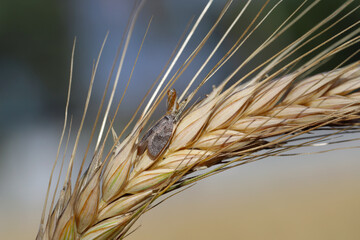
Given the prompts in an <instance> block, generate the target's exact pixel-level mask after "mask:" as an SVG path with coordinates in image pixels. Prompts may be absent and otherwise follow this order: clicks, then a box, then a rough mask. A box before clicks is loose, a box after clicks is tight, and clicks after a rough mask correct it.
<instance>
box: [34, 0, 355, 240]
mask: <svg viewBox="0 0 360 240" xmlns="http://www.w3.org/2000/svg"><path fill="white" fill-rule="evenodd" d="M249 2H250V1H249ZM350 2H351V1H348V2H346V3H344V5H342V7H341V8H339V9H338V10H337V11H335V12H334V14H333V15H331V16H330V19H332V18H334V17H335V16H336V15H337V14H338V13H339V12H341V11H342V10H343V9H344V8H345V7H346V6H347V5H348V4H349V3H350ZM210 3H211V1H209V4H210ZM230 3H231V2H229V3H228V4H227V5H226V6H225V7H224V9H223V12H221V14H220V15H219V18H218V21H220V19H221V18H222V16H223V15H224V14H225V12H226V10H227V9H228V8H229V6H230ZM266 4H267V3H266ZM266 4H265V5H266ZM265 5H264V6H265ZM246 7H247V5H245V7H244V9H245V8H246ZM275 7H276V6H275ZM207 8H208V5H207V6H206V7H205V9H204V11H203V13H205V12H206V9H207ZM203 13H202V14H201V15H200V17H199V18H198V19H197V22H196V24H195V26H197V24H199V22H200V21H201V18H202V16H203ZM137 14H138V12H137V11H136V12H135V13H134V16H136V15H137ZM241 14H242V11H240V14H239V17H240V16H241ZM266 17H267V16H265V17H264V18H263V20H264V19H266ZM255 19H256V18H255ZM255 19H254V20H255ZM218 21H217V22H216V23H215V24H214V27H216V25H217V23H218ZM236 21H237V19H236ZM261 22H262V21H260V24H261ZM325 22H327V21H325ZM291 24H292V23H291V22H290V23H288V25H287V26H291ZM133 25H134V24H133V22H132V23H131V24H130V31H129V32H131V31H132V27H133ZM321 26H322V25H321V24H319V25H318V26H317V27H315V28H314V29H312V30H314V31H315V30H317V29H318V28H320V27H321ZM354 26H356V25H354ZM256 28H257V26H255V29H256ZM194 29H195V28H194ZM194 29H192V30H191V31H190V34H189V35H188V36H190V37H191V34H193V31H194ZM350 29H351V28H350ZM229 30H231V27H230V28H229ZM278 30H280V28H279V29H278ZM212 31H213V29H212V30H210V31H209V36H210V35H211V33H212ZM251 33H252V32H251V31H250V32H249V33H248V34H251ZM277 33H280V32H274V36H271V37H270V38H269V39H268V40H267V41H265V42H264V44H263V46H261V48H260V49H259V51H260V50H261V49H263V48H264V47H266V46H267V45H268V44H269V43H270V42H271V41H273V40H274V39H276V36H277ZM308 33H309V34H311V33H312V31H309V32H308ZM130 36H131V35H128V38H127V39H126V42H127V43H128V41H129V39H130ZM242 37H243V36H242ZM307 37H308V36H307V34H305V35H304V36H303V37H301V38H300V39H299V40H298V41H296V42H294V43H293V44H291V45H289V46H288V47H286V48H284V50H283V51H281V52H279V53H278V54H277V55H275V56H273V57H272V58H270V59H269V60H268V61H266V62H264V65H263V66H259V69H261V68H262V67H264V66H265V67H264V68H263V69H262V71H260V72H259V71H258V72H257V70H258V69H255V70H254V71H253V72H250V73H249V74H248V75H246V76H245V77H244V78H243V79H247V80H248V81H246V82H245V81H243V79H240V80H239V81H238V82H236V83H235V84H233V85H231V86H230V87H229V88H228V89H226V90H225V88H224V87H225V85H226V84H227V82H228V81H229V79H231V77H232V76H233V75H235V74H236V72H237V71H238V69H237V70H236V71H234V73H233V74H231V75H230V77H229V78H228V79H226V80H224V82H223V83H222V84H221V85H219V86H218V87H216V88H214V90H213V91H212V92H211V93H210V94H209V95H208V96H207V97H206V98H204V99H202V100H201V101H199V102H197V103H195V104H193V105H192V106H191V107H189V108H187V110H186V111H184V109H185V107H186V105H187V104H189V102H190V101H191V99H192V97H193V96H194V94H195V93H196V91H197V89H196V90H195V91H194V92H192V93H191V94H188V98H187V99H186V100H184V101H182V102H180V103H179V108H177V103H176V102H174V99H173V98H172V96H169V105H170V107H169V109H168V112H167V114H166V115H164V116H163V117H162V118H160V120H159V121H158V122H157V123H156V124H154V125H153V126H152V127H150V128H146V127H145V126H146V123H147V121H148V120H149V117H150V115H151V113H152V112H153V110H154V109H155V108H156V107H157V104H158V103H159V102H160V101H161V99H162V97H163V96H164V95H165V92H166V90H168V89H170V86H171V84H172V83H173V82H174V81H175V80H176V79H177V77H176V76H174V78H173V79H174V80H170V81H169V85H168V86H166V87H165V88H164V90H163V91H162V92H161V93H160V94H158V91H159V89H160V88H161V85H162V84H163V83H164V81H165V79H166V77H167V75H168V73H169V72H170V70H169V71H167V72H166V74H165V76H164V78H163V80H164V81H161V82H160V83H159V84H158V88H157V90H156V91H155V94H154V95H153V97H152V98H151V99H150V101H149V102H148V103H149V104H148V106H150V107H145V110H144V112H143V114H142V115H141V117H140V118H139V119H138V121H137V122H136V124H135V126H134V128H133V130H132V132H131V133H130V134H129V135H128V136H127V137H126V138H125V139H124V140H122V141H121V143H119V139H120V137H121V135H122V134H120V135H119V136H117V134H116V133H115V131H114V129H113V128H112V124H113V120H112V121H111V124H110V127H109V128H108V130H107V131H106V133H105V132H104V124H105V123H104V122H105V120H106V119H107V116H108V111H109V108H110V106H111V101H112V97H113V93H114V89H116V84H117V80H116V84H115V85H114V88H113V91H112V95H111V98H110V99H111V100H110V101H109V105H108V107H107V110H106V113H105V117H104V121H103V124H102V125H101V130H100V134H99V137H98V141H97V144H96V149H95V152H94V155H93V158H92V161H91V164H90V166H89V168H88V169H87V171H86V172H85V173H84V174H83V175H82V177H81V178H80V174H81V173H79V175H78V179H77V180H76V182H75V186H74V189H73V190H71V184H70V182H71V171H72V164H73V159H74V155H75V150H74V153H73V156H72V159H71V162H70V164H69V170H68V175H67V178H66V182H65V184H64V187H63V190H62V192H61V193H60V198H59V199H58V201H57V204H56V205H55V207H54V208H53V211H52V212H51V214H49V217H48V220H47V223H46V224H44V223H42V224H41V226H40V230H39V234H38V238H37V239H99V240H100V239H122V238H124V237H125V236H126V233H127V232H128V231H129V229H130V227H131V226H132V224H134V223H135V221H136V220H137V219H138V218H139V217H140V216H141V214H143V213H144V212H145V211H147V210H149V209H150V208H151V207H152V203H154V201H155V200H156V199H157V198H158V197H159V196H161V195H162V194H163V193H168V192H171V191H174V190H176V189H178V188H180V187H183V186H185V185H187V184H190V183H192V182H194V181H197V180H199V179H201V178H204V177H206V176H208V175H211V174H213V173H216V172H219V171H222V170H224V169H226V167H228V166H230V164H232V163H236V162H242V161H253V160H256V159H257V158H259V157H263V156H262V155H258V156H256V155H255V153H256V152H258V151H260V150H266V149H270V150H272V151H277V150H279V149H280V147H279V146H281V147H282V148H281V151H283V150H287V149H290V147H289V148H286V147H284V145H285V144H286V143H287V142H288V141H290V140H291V139H293V138H295V137H297V136H299V135H301V134H304V133H306V132H309V131H312V130H315V129H318V128H321V127H324V126H339V125H340V126H346V127H352V126H356V125H357V122H356V120H357V119H359V117H360V115H359V112H360V92H359V89H360V62H355V63H353V64H350V65H347V66H345V67H344V66H340V65H339V66H338V67H336V68H335V69H334V70H331V71H328V72H324V73H321V74H314V75H307V74H308V73H309V72H310V71H311V70H314V69H315V68H316V67H317V66H318V65H319V64H320V63H321V62H322V61H323V60H325V59H328V58H329V57H330V56H332V55H334V54H336V53H338V52H340V51H342V50H343V49H346V48H347V47H349V46H351V45H353V44H356V43H357V42H358V41H359V37H353V36H350V37H349V39H344V38H342V39H340V40H339V41H338V42H337V43H336V44H335V45H331V46H329V47H328V48H327V50H326V51H325V52H322V53H320V54H319V55H317V56H315V57H314V58H312V59H311V60H310V61H308V62H307V63H306V64H303V65H302V66H301V67H298V68H297V69H295V70H294V71H292V72H291V73H287V74H284V72H285V71H286V70H287V69H288V68H290V67H292V66H293V65H294V64H296V63H297V62H298V61H299V60H301V59H303V58H304V57H305V56H307V55H308V54H310V53H311V51H309V52H307V53H306V54H304V55H302V56H300V57H299V58H297V59H295V60H294V61H292V62H290V63H289V64H288V65H286V66H285V67H282V68H280V69H279V70H277V71H275V72H272V71H271V70H272V69H274V67H275V66H277V64H279V63H280V62H281V61H283V60H284V59H286V58H287V57H288V56H290V55H291V54H292V53H293V52H295V51H296V50H297V48H298V47H301V44H303V43H304V42H305V44H306V41H305V39H307ZM188 39H190V38H187V39H186V41H185V43H184V44H183V45H181V47H180V48H179V49H180V50H179V52H178V53H181V51H182V49H183V47H185V46H186V43H187V41H188ZM241 39H242V38H239V40H241ZM244 39H245V40H246V37H245V38H244ZM206 40H207V37H205V38H204V40H203V42H202V43H200V44H199V46H198V48H197V50H196V51H194V53H193V55H191V56H190V57H189V58H188V60H187V62H185V63H184V65H183V67H184V69H186V66H187V65H186V64H188V63H191V61H192V57H194V56H196V54H197V52H198V50H199V49H201V47H202V46H203V44H204V43H205V42H206ZM221 41H222V40H221ZM220 43H221V42H220ZM238 43H240V44H239V45H237V44H235V45H234V47H235V48H233V49H231V51H229V54H227V55H226V56H224V58H223V59H222V61H220V62H219V64H217V65H216V66H215V67H214V68H213V69H212V71H211V72H210V73H209V74H208V75H207V78H205V79H204V80H203V82H202V83H201V84H199V87H201V85H203V84H204V83H205V82H206V81H208V79H209V78H210V77H211V76H212V74H213V73H214V72H216V71H217V68H218V67H221V66H222V64H223V63H225V62H226V61H227V57H231V55H232V54H233V53H235V52H236V51H237V48H236V46H241V41H239V42H238ZM325 44H326V43H324V45H325ZM124 52H125V53H126V51H124ZM125 53H123V55H122V58H121V64H120V66H119V68H118V69H119V72H118V73H117V79H118V77H119V74H120V70H121V67H122V63H123V59H124V56H125ZM177 55H179V54H177ZM211 57H212V54H211V55H210V57H209V59H210V58H211ZM174 61H175V62H176V61H177V56H176V57H175V58H174ZM245 62H246V61H245ZM173 63H174V62H173ZM173 65H174V64H170V67H169V69H171V68H172V67H173ZM240 66H242V65H240ZM239 69H240V68H239ZM95 72H96V68H95V70H94V74H93V76H92V79H93V78H94V76H95ZM253 73H257V75H256V76H253ZM179 74H180V75H181V71H180V72H179ZM267 74H271V75H267ZM197 75H198V74H196V76H197ZM250 76H251V77H250ZM191 84H192V82H191ZM187 90H188V89H187ZM187 90H186V91H187ZM186 91H185V92H184V94H185V93H186ZM89 93H91V87H90V90H89ZM184 94H183V95H182V96H184ZM104 96H105V95H104ZM156 98H157V99H156ZM182 98H183V97H180V99H182ZM88 99H89V98H88ZM153 101H155V103H153ZM86 108H87V105H86ZM100 112H101V111H100V109H99V113H100ZM85 114H86V110H85V111H84V116H85ZM95 126H96V124H95ZM95 126H94V129H95ZM64 129H65V128H64ZM80 131H81V130H80ZM80 131H79V133H80ZM340 131H341V128H340ZM110 132H113V135H114V139H115V144H114V146H113V148H112V149H111V151H110V152H109V153H108V154H107V155H106V156H104V155H103V150H104V144H105V141H106V139H107V137H108V134H109V133H110ZM104 133H105V140H104V141H103V144H100V142H101V139H102V138H103V134H104ZM270 137H271V140H269V139H270ZM89 142H91V141H89ZM75 149H76V147H75ZM270 155H271V153H267V154H265V156H270ZM234 157H235V159H233V160H229V159H231V158H234ZM212 166H218V167H217V168H216V169H215V170H211V171H209V172H206V173H202V172H201V171H199V170H204V169H207V168H208V167H212ZM198 172H199V174H197V175H196V176H195V177H193V176H192V175H190V174H191V173H195V174H196V173H198Z"/></svg>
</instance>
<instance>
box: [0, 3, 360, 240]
mask: <svg viewBox="0 0 360 240" xmlns="http://www.w3.org/2000/svg"><path fill="white" fill-rule="evenodd" d="M264 2H265V1H254V2H253V3H252V4H250V6H249V9H248V10H247V11H246V12H245V14H244V16H243V17H242V18H241V20H240V21H239V23H238V24H237V25H236V27H235V28H234V30H233V32H232V33H231V34H230V35H229V37H228V38H227V39H226V40H225V41H224V43H223V44H222V46H221V48H220V49H219V51H218V52H217V53H216V54H215V56H214V59H213V60H212V61H210V63H209V67H208V68H207V71H209V70H210V69H211V66H213V65H214V64H215V63H216V61H217V60H219V59H220V58H221V57H222V56H223V54H225V53H226V51H227V50H228V49H229V48H230V47H231V46H232V44H233V43H234V42H235V41H236V39H237V38H238V37H239V36H240V34H241V33H242V32H243V31H244V29H246V27H247V26H248V25H249V23H250V22H251V21H252V19H253V17H254V16H255V15H256V13H257V12H258V11H259V9H260V8H261V6H262V4H264ZM310 2H312V1H310ZM341 2H342V1H339V0H333V1H326V2H325V1H323V2H322V3H320V4H318V6H316V7H315V8H314V9H312V10H311V11H310V12H309V13H308V14H307V15H305V17H304V18H303V19H302V20H301V21H299V23H297V24H295V25H294V26H293V27H292V28H291V29H290V30H289V31H287V32H285V33H284V36H282V37H281V38H279V39H278V40H277V41H276V42H275V43H274V44H272V45H271V47H270V48H269V49H266V50H265V51H263V52H262V53H261V54H260V55H259V56H258V57H257V58H256V59H254V60H253V61H251V62H250V63H249V64H247V65H246V66H245V68H244V69H243V70H242V71H240V73H239V74H238V76H237V77H239V76H242V75H244V73H246V72H248V71H249V70H251V69H252V68H253V67H254V66H256V65H257V64H259V63H261V62H263V61H264V60H265V59H267V58H268V57H270V56H272V55H273V54H274V53H276V52H277V51H278V50H280V49H282V48H283V47H284V46H286V44H288V43H290V42H291V41H293V40H294V39H296V38H297V37H299V36H301V34H303V33H305V32H306V31H307V30H308V29H310V28H311V27H312V26H314V25H315V24H316V23H318V22H320V21H321V20H322V19H323V18H324V17H326V16H327V15H328V14H330V13H331V12H332V11H334V10H335V9H337V8H338V7H339V6H340V5H341ZM206 3H207V1H204V0H201V1H191V0H186V1H166V0H149V1H148V2H147V3H146V4H145V6H144V8H143V10H142V11H141V13H140V16H139V19H138V21H137V24H136V26H135V30H134V35H133V37H132V39H131V43H130V46H129V49H128V53H127V57H126V61H125V65H124V71H123V72H122V74H121V76H120V86H119V89H118V90H117V94H116V99H115V102H117V101H118V100H119V99H120V97H121V93H122V92H123V90H124V88H125V82H126V81H127V79H128V77H129V75H130V72H131V68H132V66H133V64H134V61H135V58H136V54H137V51H138V50H139V46H140V44H141V40H142V38H143V35H144V33H145V30H146V26H147V24H148V21H149V19H150V18H151V16H153V21H152V24H151V27H150V30H149V33H148V35H147V38H146V40H145V43H144V45H143V48H142V50H141V54H140V57H139V60H138V63H137V65H136V68H135V71H134V75H133V78H132V81H131V84H130V87H129V89H128V91H127V93H126V96H125V100H124V103H123V104H122V106H121V107H120V114H119V117H118V118H117V122H116V126H115V129H116V130H117V131H120V130H121V129H122V127H123V126H124V124H126V123H127V121H128V120H129V118H130V117H131V115H132V114H133V112H134V110H135V108H136V107H137V106H138V104H139V103H140V101H141V97H142V96H143V95H144V94H145V93H146V91H147V90H148V88H149V87H150V86H151V84H152V83H153V81H154V80H155V79H156V77H157V75H158V74H159V73H160V72H161V70H162V68H163V67H164V66H165V64H166V61H167V60H168V58H169V56H170V54H171V52H172V51H173V49H174V48H175V46H176V44H177V41H178V40H179V38H180V37H181V35H182V33H183V31H184V30H185V28H186V26H187V24H188V22H189V20H190V19H191V18H192V17H193V16H197V15H199V14H200V12H201V11H202V8H203V7H204V6H205V5H206ZM224 3H225V1H216V2H215V3H214V4H213V5H212V7H211V8H210V10H209V13H208V14H207V15H206V17H205V18H204V20H203V22H202V23H201V25H200V26H201V27H200V28H199V29H198V31H197V32H196V34H195V36H194V38H193V39H192V41H191V42H190V44H189V47H188V48H187V50H186V51H185V52H184V54H183V55H182V58H181V59H180V62H183V61H184V60H185V59H186V56H188V55H189V54H190V53H191V51H192V50H193V49H194V47H195V46H196V44H198V43H199V42H200V41H201V39H202V38H203V37H204V36H205V35H206V33H207V31H208V30H209V29H210V27H211V26H212V24H213V23H214V21H215V20H216V18H217V16H218V14H219V13H220V11H221V9H222V7H223V6H224ZM275 3H276V2H275V1H270V3H269V5H268V6H267V7H266V10H267V11H268V10H269V9H270V8H271V7H272V6H274V5H275ZM359 4H360V1H358V0H356V1H354V3H353V4H351V5H350V6H349V7H348V8H347V9H346V11H345V12H348V11H350V10H351V9H353V8H354V7H356V6H357V5H359ZM299 5H300V3H299V2H298V1H295V0H294V1H285V3H282V4H280V5H279V6H278V7H277V8H276V10H275V11H274V12H273V13H272V14H271V15H270V16H269V19H268V20H266V21H265V22H264V24H263V25H262V26H261V27H260V28H259V29H258V30H257V31H256V32H254V34H253V35H252V36H251V38H249V40H248V41H247V42H246V44H245V45H244V47H243V48H241V49H240V51H239V52H238V54H236V56H234V58H233V59H232V60H231V61H230V62H229V63H228V64H226V66H224V67H223V68H222V69H221V71H219V72H218V73H217V74H215V75H214V77H213V79H212V80H211V81H210V83H209V84H207V85H205V86H204V88H203V89H202V91H201V92H200V93H199V95H198V97H203V96H204V94H205V93H208V92H209V91H210V90H211V85H216V84H218V83H219V82H221V81H222V80H223V79H224V78H225V77H226V76H227V75H228V74H229V73H230V72H231V71H232V70H234V69H235V68H236V67H237V66H238V65H239V63H240V62H241V61H243V60H244V59H246V57H247V56H249V54H251V52H252V51H254V50H255V49H256V47H257V46H259V44H261V43H262V42H263V41H264V40H265V39H266V38H267V37H268V36H270V34H271V33H272V31H274V30H275V29H276V28H277V26H279V25H280V24H281V23H282V21H284V20H285V19H286V18H287V16H289V15H290V14H291V13H292V12H293V11H294V10H295V9H296V8H297V7H298V6H299ZM307 5H309V4H307ZM0 6H1V7H0V200H1V204H0V232H1V238H2V239H34V238H35V236H36V233H37V230H38V224H39V221H40V216H41V210H42V206H43V201H44V198H45V193H46V188H47V184H48V179H49V175H50V171H51V167H52V164H53V161H54V159H55V156H56V151H57V146H58V141H59V138H60V134H61V129H62V125H63V115H64V108H65V102H66V94H67V93H66V91H67V87H68V78H69V68H70V56H71V48H72V44H73V40H74V37H75V36H76V37H77V45H76V51H75V59H74V61H75V63H74V80H73V89H72V95H71V101H70V114H71V115H72V116H73V129H77V128H78V126H79V122H80V118H81V114H82V110H83V107H84V102H85V97H86V93H87V89H88V85H89V82H90V76H91V69H92V65H93V61H94V59H96V57H97V55H98V52H99V49H100V47H101V43H102V41H103V39H104V37H105V35H106V33H107V31H109V32H110V34H109V38H108V41H107V42H106V45H105V48H104V52H103V55H102V56H101V60H100V64H99V69H98V72H97V75H96V80H95V84H94V91H93V97H92V100H91V103H90V104H91V105H90V108H89V113H88V118H87V121H86V123H85V127H84V132H83V134H82V136H81V141H80V144H79V150H78V152H77V155H76V156H77V157H76V159H77V162H80V161H81V159H82V156H83V153H84V151H85V149H86V145H87V140H88V137H89V135H90V131H91V127H92V124H93V121H94V117H95V115H96V111H97V108H98V106H99V103H100V100H101V96H102V93H103V90H104V86H105V82H106V80H107V78H108V77H109V72H110V70H111V66H112V62H113V60H114V57H115V54H116V49H117V48H118V46H119V44H120V41H121V36H122V34H123V32H124V30H125V28H126V23H127V20H128V18H129V16H130V13H131V9H132V8H133V1H131V0H108V1H95V0H89V1H45V0H31V1H20V0H2V1H1V4H0ZM243 6H244V1H234V3H233V5H232V7H231V8H230V10H229V12H228V13H227V14H226V15H225V17H224V19H223V21H222V22H221V23H220V25H219V27H218V28H217V30H215V32H214V34H213V35H212V37H211V38H210V40H209V42H208V44H207V45H206V46H205V47H204V49H203V50H202V51H201V52H200V54H199V55H198V56H197V57H196V59H195V60H194V62H193V63H192V64H191V66H190V67H189V69H188V70H187V71H185V73H184V74H183V75H182V77H181V78H180V79H179V80H178V82H177V83H176V85H175V89H176V90H177V91H178V92H181V91H182V90H183V89H184V87H185V86H186V84H187V82H188V81H189V79H191V77H192V76H193V75H194V73H195V72H196V71H197V69H198V68H199V67H200V66H201V63H202V61H204V59H206V57H207V55H208V54H209V53H210V51H211V50H212V48H213V47H214V46H215V45H216V43H217V41H219V39H220V38H221V36H222V34H223V33H224V32H225V31H226V28H227V27H228V26H229V25H230V24H231V21H232V20H233V19H234V18H235V16H236V14H237V13H238V12H239V10H240V9H241V8H242V7H243ZM267 11H265V12H267ZM264 15H265V14H262V15H261V16H264ZM356 21H359V11H357V12H355V13H354V14H352V15H350V16H349V17H347V18H346V19H344V21H342V22H340V23H339V24H338V25H336V27H334V28H333V29H331V30H330V31H328V32H326V33H325V34H324V35H323V36H321V37H320V38H319V39H317V40H315V41H314V42H312V43H311V44H309V45H308V47H306V48H304V49H303V50H302V51H300V52H299V54H301V53H304V52H305V51H306V50H309V49H311V48H313V47H314V46H317V45H318V44H319V43H321V42H323V41H324V40H325V39H328V38H329V37H331V36H334V35H335V34H336V33H337V32H339V31H340V29H343V28H345V27H346V26H349V25H351V24H352V23H354V22H356ZM358 49H359V46H358V45H357V46H353V47H352V48H349V49H348V50H346V51H344V52H342V53H341V54H338V55H337V56H336V57H335V58H333V59H332V61H330V62H328V63H326V64H324V65H323V66H321V68H319V69H317V71H323V70H325V69H331V68H333V67H335V66H336V65H337V64H339V63H340V62H342V61H343V60H344V59H346V58H347V57H348V56H349V55H350V54H351V53H353V52H355V51H356V50H358ZM356 60H359V55H355V56H354V57H353V58H351V59H349V60H348V62H349V63H350V62H353V61H356ZM179 66H180V65H177V67H176V68H175V69H177V68H178V67H179ZM205 72H206V71H205ZM205 75H206V73H204V74H201V76H200V78H199V81H200V79H201V77H204V76H205ZM165 111H166V110H165V104H164V103H162V105H160V107H159V111H158V112H157V113H158V114H163V113H164V112H165ZM112 113H113V112H112ZM155 118H156V117H155ZM358 137H360V135H359V134H357V135H355V134H354V135H350V136H349V135H347V136H345V139H346V138H358ZM74 138H75V132H73V133H72V137H71V140H70V143H71V144H73V143H74V141H75V139H74ZM358 145H359V141H357V142H356V141H355V142H350V143H342V144H338V145H332V146H330V147H327V148H326V147H316V148H315V147H314V148H310V149H300V150H298V151H297V152H301V153H309V152H316V151H323V150H326V149H331V148H337V147H339V148H341V147H349V146H358ZM92 149H93V148H92ZM71 150H72V148H70V150H69V151H71ZM67 159H69V154H68V156H67ZM57 170H58V168H57ZM359 171H360V161H359V150H358V149H352V150H338V151H334V152H329V153H324V154H316V155H300V156H295V157H273V158H267V159H266V160H262V161H259V162H255V163H251V164H247V165H244V166H241V167H238V168H235V169H232V170H229V171H226V172H224V173H221V174H218V175H216V176H213V177H211V178H208V179H205V180H203V181H201V182H199V183H198V184H197V185H196V186H194V187H192V188H191V189H188V190H186V191H185V192H182V193H181V194H179V195H176V196H175V197H173V198H171V199H169V200H167V201H166V202H164V203H163V204H161V205H160V206H159V207H156V208H155V209H153V210H151V211H150V212H148V213H146V214H145V215H144V216H143V217H142V218H141V219H140V220H139V221H138V224H140V225H141V227H140V228H139V229H138V230H137V231H136V232H135V233H133V234H132V235H131V236H130V237H129V238H128V239H134V240H135V239H360V224H359V222H360V174H359Z"/></svg>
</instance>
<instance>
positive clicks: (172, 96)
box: [138, 89, 179, 160]
mask: <svg viewBox="0 0 360 240" xmlns="http://www.w3.org/2000/svg"><path fill="white" fill-rule="evenodd" d="M167 105H168V111H167V114H166V115H165V116H164V117H162V118H161V119H160V120H159V121H158V122H157V123H156V124H155V125H154V126H152V127H151V128H150V129H149V130H148V131H147V133H146V134H145V135H144V137H143V138H142V139H141V141H140V143H139V144H138V155H142V154H143V153H144V152H145V151H146V150H148V154H149V156H150V158H151V159H153V160H155V159H156V158H158V157H159V156H160V155H161V154H162V153H163V152H164V150H165V149H166V147H167V146H168V145H169V142H170V139H171V137H172V135H173V132H174V125H175V122H176V120H175V119H176V117H175V116H176V113H177V110H178V107H179V105H178V103H177V97H176V91H175V90H174V89H170V90H169V91H168V101H167Z"/></svg>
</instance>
